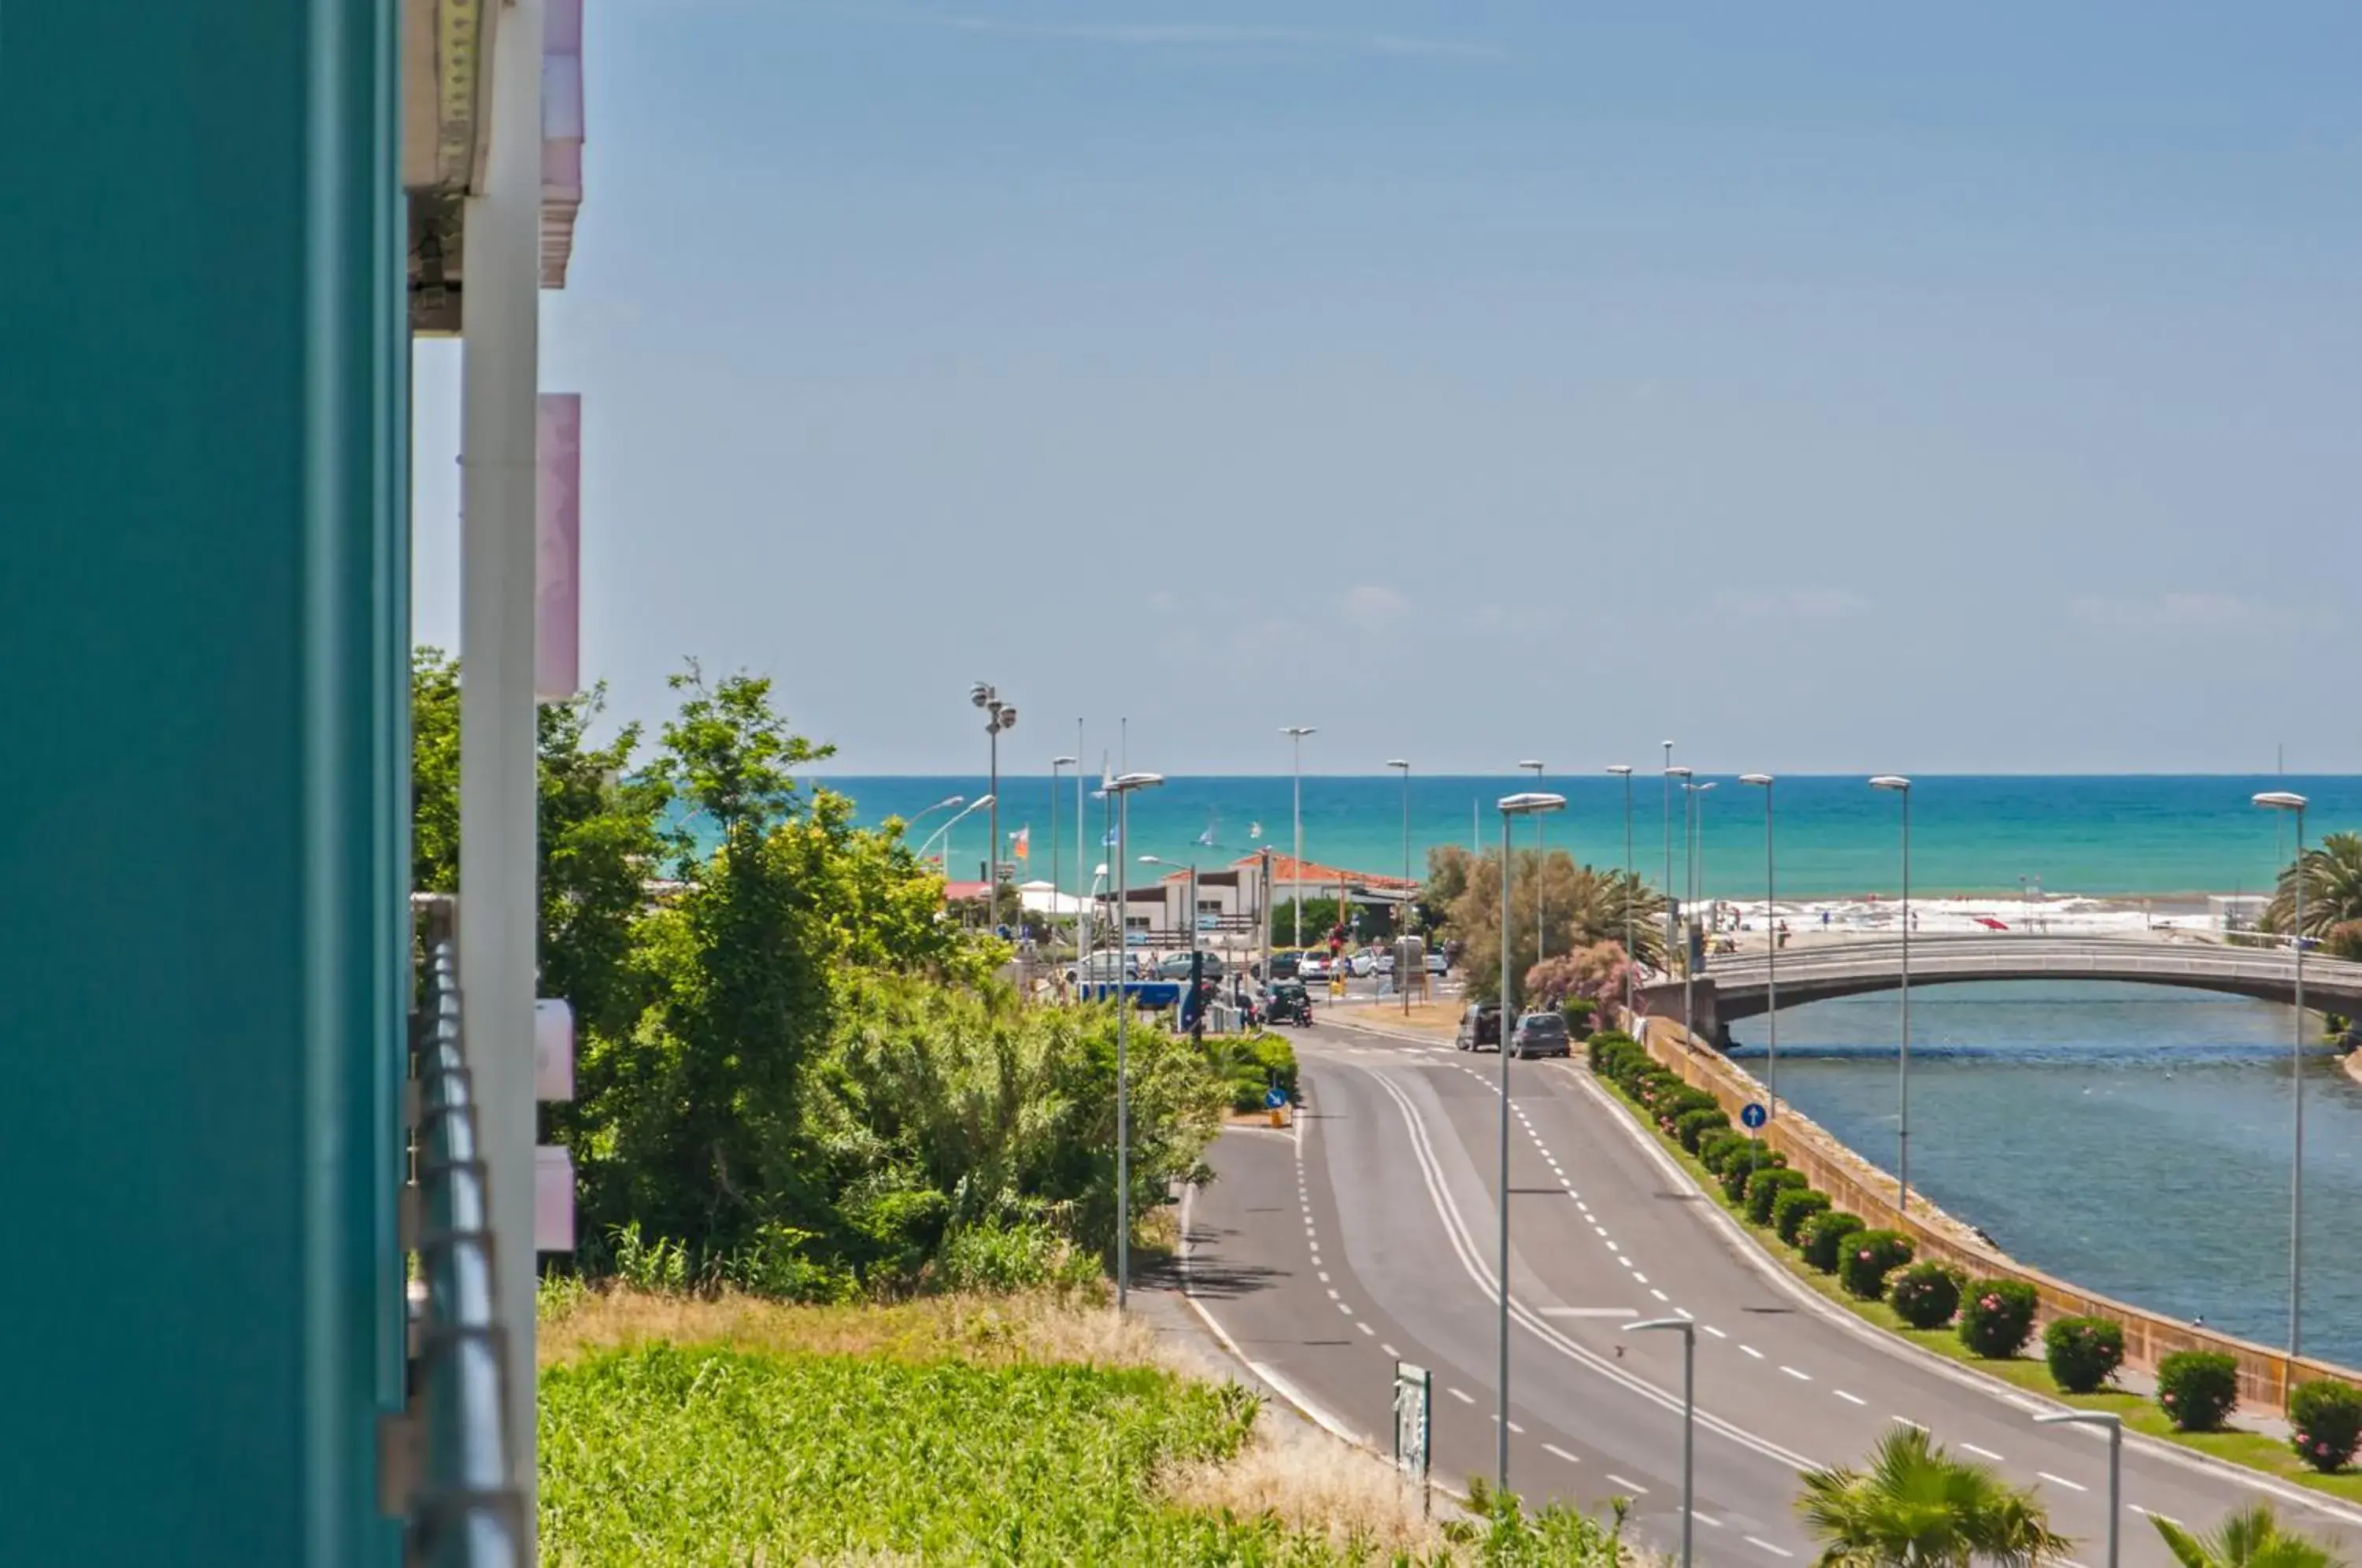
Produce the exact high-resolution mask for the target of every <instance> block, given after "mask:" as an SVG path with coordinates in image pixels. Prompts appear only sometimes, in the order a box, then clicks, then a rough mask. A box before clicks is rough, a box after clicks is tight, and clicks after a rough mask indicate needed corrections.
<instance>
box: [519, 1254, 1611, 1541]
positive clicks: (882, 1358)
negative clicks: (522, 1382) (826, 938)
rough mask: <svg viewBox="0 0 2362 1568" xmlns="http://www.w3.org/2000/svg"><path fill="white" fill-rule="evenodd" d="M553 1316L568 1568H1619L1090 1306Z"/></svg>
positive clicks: (662, 1300)
mask: <svg viewBox="0 0 2362 1568" xmlns="http://www.w3.org/2000/svg"><path fill="white" fill-rule="evenodd" d="M545 1322H546V1324H547V1325H548V1329H549V1331H548V1332H547V1333H546V1335H545V1351H544V1364H543V1366H542V1371H541V1409H540V1444H541V1463H540V1476H541V1493H540V1512H541V1523H542V1539H543V1542H544V1552H545V1556H546V1561H547V1562H551V1563H553V1564H557V1565H560V1568H625V1565H629V1568H687V1565H690V1564H698V1565H704V1564H734V1565H735V1564H772V1565H778V1568H786V1565H789V1564H801V1563H808V1562H812V1563H817V1562H863V1563H878V1562H926V1563H1010V1564H1016V1563H1107V1564H1124V1563H1134V1564H1141V1565H1142V1568H1149V1565H1153V1568H1187V1565H1191V1564H1200V1563H1203V1564H1209V1565H1210V1564H1218V1563H1219V1564H1242V1565H1249V1564H1304V1565H1316V1564H1318V1565H1326V1564H1347V1563H1378V1562H1401V1563H1439V1564H1440V1563H1446V1562H1487V1563H1504V1564H1507V1563H1525V1562H1537V1563H1539V1562H1566V1563H1588V1564H1591V1565H1593V1568H1610V1564H1611V1559H1610V1555H1609V1548H1608V1536H1607V1532H1606V1530H1604V1529H1602V1528H1601V1527H1600V1526H1599V1525H1597V1524H1595V1523H1594V1522H1593V1521H1591V1520H1589V1519H1586V1518H1582V1517H1581V1516H1578V1515H1574V1514H1572V1513H1567V1512H1564V1511H1560V1510H1553V1511H1552V1512H1551V1513H1550V1514H1548V1515H1546V1516H1543V1517H1542V1518H1539V1519H1517V1520H1515V1521H1513V1522H1507V1523H1504V1522H1500V1521H1493V1522H1487V1523H1485V1525H1483V1526H1482V1527H1478V1526H1474V1525H1470V1524H1465V1523H1463V1524H1460V1525H1456V1526H1445V1527H1439V1526H1437V1525H1435V1524H1433V1523H1430V1522H1429V1521H1428V1520H1426V1519H1424V1518H1421V1517H1420V1515H1419V1511H1418V1505H1417V1502H1416V1499H1415V1498H1413V1497H1410V1496H1406V1495H1405V1493H1404V1490H1403V1489H1402V1488H1401V1487H1399V1486H1398V1485H1396V1482H1395V1480H1394V1477H1393V1475H1392V1473H1391V1471H1390V1470H1389V1469H1388V1468H1387V1467H1386V1466H1385V1465H1384V1464H1382V1463H1379V1462H1377V1461H1376V1460H1374V1459H1372V1458H1369V1457H1367V1456H1365V1455H1362V1454H1358V1453H1353V1452H1346V1451H1343V1450H1342V1449H1341V1448H1337V1447H1335V1446H1334V1445H1328V1446H1319V1445H1315V1446H1313V1447H1310V1448H1307V1447H1306V1446H1304V1445H1301V1444H1298V1445H1296V1446H1294V1447H1289V1446H1286V1445H1282V1444H1275V1443H1274V1442H1272V1441H1268V1440H1267V1439H1265V1438H1264V1437H1263V1436H1262V1435H1260V1434H1258V1433H1257V1431H1256V1424H1257V1420H1258V1417H1259V1410H1258V1407H1257V1403H1256V1401H1255V1399H1254V1398H1253V1396H1251V1395H1250V1394H1248V1393H1247V1392H1246V1391H1244V1390H1243V1389H1242V1388H1240V1387H1238V1386H1236V1385H1234V1384H1230V1383H1216V1382H1209V1381H1207V1380H1205V1379H1203V1378H1200V1377H1198V1376H1194V1375H1187V1374H1184V1373H1182V1372H1179V1371H1175V1370H1173V1369H1172V1368H1170V1367H1168V1366H1166V1365H1163V1364H1158V1355H1159V1352H1158V1351H1157V1349H1156V1347H1155V1346H1154V1343H1153V1335H1152V1334H1150V1333H1149V1331H1146V1330H1145V1329H1142V1328H1140V1327H1138V1326H1137V1325H1136V1324H1117V1323H1115V1322H1114V1320H1113V1318H1112V1314H1109V1313H1108V1312H1107V1311H1106V1310H1105V1309H1103V1308H1100V1307H1098V1306H1097V1305H1096V1304H1092V1303H1088V1302H1083V1301H1074V1300H1067V1301H1047V1300H1043V1299H1041V1298H1031V1299H1028V1298H1017V1299H1014V1300H1011V1301H1009V1302H1007V1303H995V1302H990V1301H980V1300H974V1299H971V1300H968V1301H964V1302H932V1303H930V1302H919V1303H903V1304H900V1305H896V1306H880V1307H874V1308H861V1307H834V1308H820V1309H798V1308H781V1307H774V1306H771V1305H769V1304H766V1303H759V1302H751V1301H748V1300H747V1299H745V1298H743V1297H741V1298H734V1299H724V1300H722V1301H718V1302H710V1303H701V1302H699V1301H696V1300H694V1299H692V1298H686V1297H652V1296H647V1295H633V1294H628V1293H626V1294H621V1295H616V1296H601V1295H597V1294H590V1295H585V1294H583V1293H579V1292H576V1293H572V1294H571V1295H570V1297H568V1298H567V1299H565V1300H562V1301H560V1302H558V1303H557V1307H556V1309H555V1310H554V1311H553V1310H552V1309H551V1308H550V1307H549V1305H548V1304H547V1303H546V1304H545ZM1637 1558H1638V1554H1637V1553H1629V1552H1628V1553H1627V1554H1626V1556H1625V1562H1626V1563H1627V1564H1628V1565H1629V1564H1632V1563H1634V1562H1636V1561H1637Z"/></svg>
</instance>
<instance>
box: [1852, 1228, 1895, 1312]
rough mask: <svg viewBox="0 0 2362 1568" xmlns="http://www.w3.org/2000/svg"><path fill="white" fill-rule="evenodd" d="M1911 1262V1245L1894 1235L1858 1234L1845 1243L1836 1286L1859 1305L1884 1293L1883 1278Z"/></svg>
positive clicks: (1892, 1233)
mask: <svg viewBox="0 0 2362 1568" xmlns="http://www.w3.org/2000/svg"><path fill="white" fill-rule="evenodd" d="M1910 1261H1911V1241H1910V1238H1909V1237H1907V1236H1904V1234H1902V1233H1901V1232H1900V1231H1858V1232H1856V1233H1855V1234H1853V1235H1850V1236H1848V1237H1847V1238H1846V1239H1845V1251H1844V1252H1843V1253H1839V1254H1838V1284H1839V1285H1842V1286H1845V1289H1846V1294H1847V1295H1849V1296H1851V1297H1854V1298H1855V1299H1856V1300H1860V1301H1875V1300H1877V1299H1878V1298H1879V1297H1881V1296H1882V1295H1883V1294H1884V1293H1885V1291H1886V1276H1887V1275H1890V1274H1893V1272H1894V1271H1895V1270H1896V1269H1898V1268H1901V1267H1902V1266H1903V1265H1904V1264H1907V1263H1909V1262H1910Z"/></svg>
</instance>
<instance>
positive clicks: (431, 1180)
mask: <svg viewBox="0 0 2362 1568" xmlns="http://www.w3.org/2000/svg"><path fill="white" fill-rule="evenodd" d="M415 909H416V913H417V915H418V917H419V922H420V936H421V939H422V943H423V946H424V950H425V974H424V986H423V989H422V994H421V999H420V1003H419V1007H418V1010H417V1011H415V1012H414V1014H413V1015H412V1046H413V1051H414V1062H415V1072H416V1082H415V1089H416V1104H417V1126H416V1132H415V1143H414V1150H413V1158H414V1188H413V1190H412V1193H411V1194H410V1195H408V1196H409V1197H410V1203H409V1204H408V1205H407V1207H408V1208H409V1210H410V1214H411V1217H412V1222H413V1228H414V1231H415V1235H414V1238H412V1239H411V1241H410V1242H409V1245H410V1248H411V1250H412V1252H413V1253H414V1257H415V1265H414V1266H415V1274H416V1280H415V1283H414V1286H413V1287H412V1299H413V1309H414V1320H413V1323H412V1356H411V1402H410V1409H409V1412H408V1418H407V1420H408V1427H409V1430H410V1433H411V1434H412V1437H413V1442H414V1456H415V1458H414V1480H413V1482H412V1484H411V1485H410V1487H409V1496H408V1498H407V1500H406V1507H403V1508H402V1509H401V1511H402V1512H403V1515H404V1517H405V1518H407V1520H408V1524H409V1540H408V1550H407V1553H406V1556H407V1560H408V1561H409V1562H414V1563H420V1564H425V1565H426V1568H520V1565H522V1564H523V1563H524V1562H525V1561H526V1558H527V1555H528V1550H527V1544H526V1543H527V1542H528V1541H529V1540H530V1539H531V1538H530V1532H529V1531H528V1529H526V1521H525V1518H524V1494H523V1492H522V1490H521V1489H520V1488H519V1487H518V1485H516V1478H515V1477H514V1476H513V1475H512V1474H510V1472H509V1459H508V1454H509V1446H508V1441H507V1437H508V1431H507V1422H508V1421H509V1420H512V1419H531V1413H530V1412H510V1411H506V1410H504V1409H503V1408H502V1403H503V1395H502V1390H503V1388H504V1387H505V1386H506V1385H505V1382H504V1380H503V1376H502V1371H503V1364H504V1363H505V1362H506V1359H507V1345H506V1343H505V1342H504V1340H503V1337H502V1332H501V1330H500V1324H499V1318H498V1316H497V1315H496V1314H495V1312H494V1310H493V1305H494V1302H493V1283H492V1280H493V1275H492V1258H493V1252H494V1247H495V1238H494V1236H493V1234H492V1220H491V1190H490V1180H489V1176H488V1175H487V1171H486V1166H485V1162H484V1157H483V1148H482V1143H481V1130H480V1127H479V1126H478V1123H477V1119H476V1097H475V1090H474V1085H473V1080H472V1077H471V1076H470V1073H469V1066H468V1055H467V1032H466V1027H465V1023H466V1020H465V1016H464V1010H463V1008H462V1003H461V992H460V988H459V973H458V963H459V961H458V942H457V939H456V936H455V934H454V930H453V924H454V911H453V907H452V900H449V899H448V898H435V899H421V900H417V901H416V905H415ZM526 1240H527V1241H529V1238H528V1239H526Z"/></svg>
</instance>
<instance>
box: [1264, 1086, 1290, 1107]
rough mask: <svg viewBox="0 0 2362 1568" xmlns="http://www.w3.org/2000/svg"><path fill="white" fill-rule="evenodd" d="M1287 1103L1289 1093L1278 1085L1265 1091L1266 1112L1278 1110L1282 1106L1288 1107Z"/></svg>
mask: <svg viewBox="0 0 2362 1568" xmlns="http://www.w3.org/2000/svg"><path fill="white" fill-rule="evenodd" d="M1286 1103H1287V1091H1286V1089H1284V1088H1280V1087H1279V1086H1278V1085H1277V1084H1274V1085H1272V1086H1271V1088H1267V1089H1265V1090H1264V1091H1263V1105H1264V1110H1278V1109H1279V1108H1280V1107H1281V1106H1283V1105H1286Z"/></svg>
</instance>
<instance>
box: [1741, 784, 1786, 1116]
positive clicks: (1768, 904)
mask: <svg viewBox="0 0 2362 1568" xmlns="http://www.w3.org/2000/svg"><path fill="white" fill-rule="evenodd" d="M1738 781H1739V782H1740V783H1741V784H1753V785H1756V786H1757V787H1759V788H1760V789H1761V790H1762V791H1763V977H1764V993H1765V1004H1766V1005H1765V1008H1764V1012H1763V1026H1764V1032H1765V1035H1766V1043H1765V1046H1764V1050H1765V1057H1764V1060H1765V1062H1766V1063H1767V1064H1768V1065H1767V1066H1765V1068H1764V1074H1763V1076H1764V1079H1765V1083H1764V1089H1765V1092H1766V1095H1767V1097H1768V1098H1769V1099H1771V1108H1770V1109H1769V1110H1766V1111H1765V1112H1764V1119H1765V1120H1766V1121H1770V1120H1771V1119H1772V1118H1775V1117H1777V1116H1778V1115H1779V1114H1780V917H1779V914H1778V913H1777V912H1776V911H1775V909H1774V907H1773V906H1774V902H1775V900H1777V899H1778V898H1779V883H1778V881H1777V879H1776V878H1774V876H1773V874H1772V860H1771V775H1770V774H1769V773H1742V774H1740V775H1739V776H1738Z"/></svg>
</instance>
